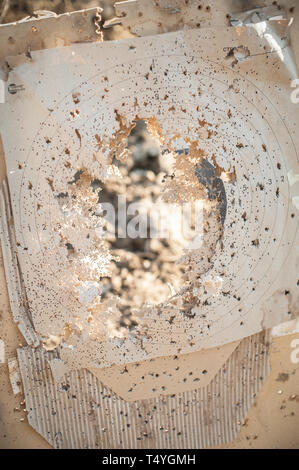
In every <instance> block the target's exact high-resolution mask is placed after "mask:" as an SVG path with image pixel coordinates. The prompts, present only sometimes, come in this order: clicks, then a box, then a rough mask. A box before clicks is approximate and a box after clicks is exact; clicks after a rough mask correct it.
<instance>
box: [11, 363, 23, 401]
mask: <svg viewBox="0 0 299 470" xmlns="http://www.w3.org/2000/svg"><path fill="white" fill-rule="evenodd" d="M8 372H9V380H10V383H11V386H12V391H13V393H14V395H18V394H19V393H21V392H22V382H21V376H20V370H19V364H18V361H17V359H16V358H15V359H9V360H8Z"/></svg>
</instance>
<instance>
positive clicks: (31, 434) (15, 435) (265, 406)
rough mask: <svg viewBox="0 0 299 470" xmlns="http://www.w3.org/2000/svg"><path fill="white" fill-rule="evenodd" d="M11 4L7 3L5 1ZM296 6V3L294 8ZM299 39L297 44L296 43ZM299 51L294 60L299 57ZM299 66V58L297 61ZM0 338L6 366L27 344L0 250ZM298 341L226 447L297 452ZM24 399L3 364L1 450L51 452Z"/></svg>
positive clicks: (282, 347)
mask: <svg viewBox="0 0 299 470" xmlns="http://www.w3.org/2000/svg"><path fill="white" fill-rule="evenodd" d="M4 3H5V2H2V3H1V0H0V21H1V22H2V23H3V22H11V21H16V20H18V19H21V18H24V16H28V15H30V14H31V13H32V12H33V10H37V9H45V10H52V11H55V12H56V13H63V12H64V11H72V10H76V9H82V8H89V7H92V6H97V5H99V3H100V4H101V6H102V7H104V16H105V17H106V18H109V17H110V16H111V15H112V14H113V10H112V9H111V3H113V2H109V1H106V2H98V1H89V0H86V1H84V0H83V1H82V0H81V1H79V0H74V1H71V0H46V1H40V0H34V1H32V0H20V1H16V0H10V2H8V3H9V8H6V9H5V8H4V9H1V6H2V7H3V6H5V5H4ZM6 3H7V2H6ZM295 3H296V2H294V4H295ZM298 36H299V28H298V26H297V30H296V33H295V32H294V33H293V38H292V39H293V44H294V43H295V44H297V46H298V45H299V41H298V40H297V39H299V37H298ZM294 39H295V41H294ZM298 49H299V48H298V47H297V50H296V56H297V59H298ZM297 63H298V60H297ZM1 153H2V152H1V142H0V154H1ZM4 175H5V168H4V163H3V154H2V158H1V159H0V181H1V180H2V178H3V177H4ZM0 339H1V340H3V341H4V343H5V362H7V360H8V359H9V358H12V357H15V350H16V348H17V347H19V346H21V345H25V341H24V339H23V337H22V335H21V334H20V332H19V330H18V328H17V327H16V325H15V324H14V322H13V321H12V315H11V311H10V306H9V300H8V294H7V289H6V281H5V274H4V268H3V259H2V253H1V249H0ZM294 339H297V340H298V341H299V333H298V334H296V335H288V336H283V337H276V338H274V339H273V343H272V346H271V375H270V376H269V377H268V379H267V381H266V383H265V384H264V386H263V387H262V389H261V391H260V393H259V395H258V397H257V398H256V401H255V403H254V405H253V406H252V408H251V410H250V412H249V415H248V417H247V419H246V421H245V423H244V425H243V426H242V429H241V431H240V433H239V435H238V436H237V438H236V440H235V441H233V442H231V443H229V444H226V445H224V446H222V448H227V449H230V448H232V449H238V448H252V449H254V448H271V449H274V448H289V449H290V448H292V449H298V448H299V363H297V364H294V363H292V361H291V353H292V351H293V349H292V347H291V343H292V341H293V340H294ZM23 400H24V397H23V396H21V395H18V396H16V397H15V396H14V395H13V393H12V388H11V385H10V382H9V377H8V369H7V364H6V363H3V364H1V363H0V449H5V448H10V449H19V448H36V449H37V448H43V449H45V448H51V446H50V445H49V444H48V443H47V442H46V441H45V440H44V439H43V438H42V437H41V436H40V435H39V434H38V433H36V432H35V431H34V430H33V429H32V428H31V427H30V426H29V424H28V422H27V420H26V409H25V404H24V401H23Z"/></svg>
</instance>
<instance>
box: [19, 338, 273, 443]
mask: <svg viewBox="0 0 299 470" xmlns="http://www.w3.org/2000/svg"><path fill="white" fill-rule="evenodd" d="M268 339H269V332H265V331H264V332H261V333H259V334H256V335H254V336H250V337H248V338H245V339H243V340H242V341H241V343H240V345H239V346H238V347H237V348H236V350H235V351H234V353H233V354H232V355H231V356H230V357H229V359H228V360H227V361H226V363H225V364H224V366H223V367H222V368H221V369H220V370H219V372H218V373H217V375H216V376H215V377H214V379H213V380H212V382H211V383H210V384H209V385H208V386H207V387H204V388H201V389H198V390H193V391H189V392H185V393H178V394H176V395H165V396H160V397H159V398H158V397H157V398H154V399H150V400H138V401H135V402H127V401H125V400H123V399H122V398H120V397H118V396H117V395H116V394H114V393H113V392H112V391H111V390H110V389H109V388H107V387H105V386H103V385H102V383H101V382H100V381H99V380H97V379H96V377H95V376H94V375H93V374H92V373H91V372H88V371H87V370H85V369H82V370H79V371H72V372H71V373H70V374H67V375H66V376H65V377H64V380H63V381H62V383H60V384H56V385H55V383H54V380H53V377H52V374H51V370H50V366H49V364H48V362H47V360H49V359H52V358H57V357H58V355H57V353H56V352H51V353H50V352H48V353H46V352H45V351H43V350H42V349H36V350H34V351H33V349H32V348H30V347H25V348H20V349H18V359H19V365H20V370H21V374H22V379H23V386H24V392H25V399H26V407H27V410H28V421H29V423H30V425H31V426H32V427H33V428H34V429H35V430H36V431H37V432H39V433H40V434H41V435H42V436H43V437H44V438H45V439H46V440H47V441H48V442H49V443H50V444H51V445H53V447H55V448H61V449H62V448H66V449H74V448H95V449H99V448H100V449H119V448H121V449H136V448H137V449H138V448H142V449H147V448H150V449H156V448H158V449H159V448H160V449H161V448H163V449H168V448H178V449H180V448H183V449H195V448H197V449H198V448H205V447H209V446H216V445H219V444H222V443H225V442H229V441H231V440H233V439H234V438H235V437H236V435H237V433H238V431H239V430H240V427H241V426H242V423H243V422H244V420H245V417H246V415H247V413H248V411H249V408H250V406H251V404H252V403H253V401H254V399H255V397H256V395H257V393H258V391H259V389H260V387H261V385H262V384H263V382H264V380H265V378H266V377H267V376H268V374H269V342H268Z"/></svg>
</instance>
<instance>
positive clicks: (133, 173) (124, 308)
mask: <svg viewBox="0 0 299 470" xmlns="http://www.w3.org/2000/svg"><path fill="white" fill-rule="evenodd" d="M127 147H128V149H129V152H128V156H127V158H126V159H125V161H122V162H119V160H118V159H117V157H118V156H117V155H114V159H113V162H112V163H113V164H115V165H117V167H118V169H119V172H120V173H121V178H120V177H119V176H111V177H110V178H109V179H108V180H107V181H106V182H105V184H103V183H101V182H100V181H93V185H94V187H97V186H98V187H99V188H100V189H101V191H100V194H99V202H100V203H110V204H112V205H113V207H114V208H115V214H116V236H115V237H112V238H111V239H110V240H109V241H108V244H109V249H110V252H111V254H112V255H113V256H114V257H115V258H118V260H119V261H114V262H113V266H112V276H111V277H106V278H104V279H103V283H104V290H103V293H102V298H103V299H110V298H111V297H113V296H119V297H120V305H119V309H120V310H121V312H122V314H123V317H122V319H121V324H122V326H128V327H130V326H132V325H134V324H135V323H136V318H135V317H134V315H133V313H134V309H140V308H141V307H142V306H143V305H144V304H145V303H151V304H158V303H161V302H164V301H165V300H166V299H167V298H168V297H169V296H170V295H172V294H173V293H174V292H177V291H178V290H179V289H180V287H181V286H182V284H183V281H182V273H183V271H184V268H183V267H182V266H181V265H180V264H178V263H177V261H178V260H179V258H180V257H181V255H182V254H183V248H184V241H183V240H182V239H180V238H178V239H174V238H173V237H171V238H159V237H157V238H152V237H151V234H150V227H151V226H152V224H154V223H155V222H154V221H153V220H152V219H150V214H152V212H153V210H152V209H153V206H154V205H155V204H157V203H158V201H159V199H160V198H161V194H162V191H163V189H164V183H165V180H166V178H171V177H172V170H171V161H170V158H169V156H168V158H167V157H165V156H164V155H162V152H161V149H160V146H159V145H158V143H157V142H156V141H154V140H153V138H152V137H151V136H150V134H149V132H148V129H147V124H146V122H145V121H143V120H138V121H136V125H135V127H134V128H133V129H132V130H131V132H130V134H129V136H128V141H127ZM118 196H122V197H124V198H125V199H126V204H127V207H129V205H130V204H132V203H134V204H138V206H140V209H138V211H139V210H140V211H141V212H142V210H144V209H145V208H146V212H147V214H148V215H145V216H144V217H146V218H147V222H146V221H145V222H144V223H145V224H146V237H145V238H143V237H144V235H145V233H144V231H143V233H142V234H141V236H137V237H136V238H132V237H130V236H128V234H125V235H123V236H124V238H120V237H119V236H118V235H119V233H120V232H121V228H120V217H121V214H120V211H119V210H118V209H119V208H118V201H119V199H118ZM133 217H134V216H133V215H128V218H127V222H128V223H130V221H132V219H133ZM143 220H144V219H143ZM140 231H141V230H140Z"/></svg>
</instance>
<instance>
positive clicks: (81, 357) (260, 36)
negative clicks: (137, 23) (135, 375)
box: [0, 21, 299, 368]
mask: <svg viewBox="0 0 299 470" xmlns="http://www.w3.org/2000/svg"><path fill="white" fill-rule="evenodd" d="M264 25H266V28H267V27H268V26H267V25H268V24H267V23H266V22H264ZM285 27H286V23H285V22H284V21H281V22H277V23H276V34H277V35H278V37H280V38H283V36H284V34H285ZM265 31H266V30H264V33H265ZM264 33H261V29H259V28H258V27H256V26H255V27H237V28H232V27H231V28H226V29H221V30H216V29H212V28H206V29H202V30H189V31H180V32H175V33H167V34H161V35H158V36H152V37H151V36H150V37H146V38H132V39H125V40H122V41H118V42H112V41H111V42H104V43H90V44H77V45H73V46H69V47H64V48H57V49H48V50H43V51H37V52H32V53H31V56H30V57H25V58H23V57H21V58H20V57H19V58H15V57H13V58H8V63H9V65H10V67H11V71H10V73H9V78H8V86H9V87H10V93H8V94H7V99H6V103H5V104H3V105H1V110H2V112H1V117H0V122H1V124H0V125H1V136H2V140H3V145H4V151H5V159H6V167H7V177H8V182H9V190H10V199H11V207H12V213H13V219H14V230H15V239H16V250H17V256H18V262H19V267H20V271H21V278H22V282H23V283H24V287H25V292H26V298H27V302H28V308H29V311H30V318H31V320H32V323H33V325H34V329H35V331H36V332H37V334H38V335H39V337H40V338H42V339H45V338H48V337H49V335H52V336H53V337H54V336H55V337H59V338H61V337H62V336H63V335H64V333H63V332H65V331H66V329H70V330H71V334H69V335H67V334H66V335H64V336H63V341H62V343H61V345H60V356H61V358H62V359H64V360H65V362H66V363H68V365H69V366H70V367H71V368H72V367H73V368H80V367H85V366H88V367H105V366H110V365H111V364H123V363H128V362H136V361H140V360H144V359H149V358H153V357H159V356H165V355H170V354H177V353H179V354H184V353H189V352H193V351H199V350H201V349H207V348H212V347H215V346H220V345H223V344H226V343H230V342H233V341H237V340H240V339H242V338H244V337H247V336H249V335H253V334H255V333H257V332H259V331H261V330H263V329H266V328H270V327H273V326H275V325H277V324H279V323H281V322H284V321H288V320H289V319H291V318H293V317H294V316H296V313H297V312H296V302H297V300H298V294H297V290H298V286H297V277H296V276H297V274H296V268H297V266H298V261H297V252H296V246H295V245H296V230H297V224H298V195H297V194H298V182H297V181H298V176H297V174H298V121H299V108H298V104H295V103H293V102H292V100H291V96H292V92H293V91H294V90H293V89H292V88H291V82H292V80H293V78H294V75H293V73H294V69H293V67H292V66H291V67H290V64H291V65H292V62H291V59H290V57H291V56H290V50H289V48H288V47H287V46H285V47H284V48H281V47H279V45H277V44H279V43H277V42H276V43H275V44H276V46H277V47H276V46H275V44H274V43H273V41H272V40H271V35H270V37H269V34H268V33H267V34H266V33H265V34H264ZM272 39H273V38H272ZM273 44H274V45H273ZM15 91H17V92H15ZM137 119H143V120H146V121H147V122H148V123H150V124H151V130H152V133H153V135H156V138H157V140H158V141H159V143H160V145H161V147H163V149H164V150H169V151H170V152H172V153H173V154H174V155H175V167H174V174H175V178H174V181H173V182H172V183H173V184H168V185H166V186H165V191H166V192H167V191H168V192H167V194H168V195H169V197H171V198H172V200H173V201H174V202H175V203H179V202H180V201H182V200H183V201H189V200H191V199H192V200H194V199H196V197H198V198H202V197H203V196H202V194H203V190H204V189H207V188H203V180H202V178H200V177H198V175H197V174H196V171H197V172H198V171H199V169H200V168H202V162H203V160H204V161H205V162H207V164H209V165H210V166H209V168H213V169H214V172H215V174H217V178H218V180H221V181H222V183H223V188H224V191H225V201H226V202H225V204H226V207H225V217H223V220H222V221H221V227H220V228H219V220H218V222H217V220H216V221H215V220H214V221H213V220H212V222H211V224H208V225H209V227H208V228H207V227H205V228H206V231H205V235H204V237H203V244H202V246H201V248H196V249H194V250H191V251H189V252H188V254H187V255H186V256H187V258H188V266H189V277H188V285H187V286H186V291H187V290H188V292H189V293H190V292H191V294H192V299H193V300H192V301H193V302H194V303H193V304H192V305H191V314H188V315H186V314H185V312H184V311H183V310H182V308H181V306H182V300H181V297H182V296H181V295H176V296H174V299H170V300H169V301H168V302H164V303H163V304H159V305H146V306H145V307H144V309H143V311H142V314H140V322H139V324H138V327H137V328H136V329H135V330H133V331H130V332H128V334H127V335H126V336H125V337H124V338H117V337H113V335H109V334H108V333H107V322H108V323H109V319H110V317H111V316H113V315H114V308H115V306H114V305H112V304H111V305H108V306H107V305H104V306H103V304H101V301H100V292H101V281H100V280H101V277H102V276H106V275H108V274H109V262H110V257H109V252H108V251H107V249H106V247H105V244H104V242H103V240H102V238H101V234H102V232H101V227H102V226H101V222H99V219H100V218H99V217H93V216H90V212H91V208H92V207H93V206H92V205H93V204H94V203H95V202H94V200H93V195H92V192H91V191H90V188H89V186H88V182H89V181H90V180H92V179H98V180H102V181H104V180H106V179H107V178H108V177H109V172H111V171H114V168H113V166H112V165H111V159H112V156H113V155H114V153H116V154H117V153H121V152H122V151H123V150H124V141H125V140H126V138H127V136H128V134H129V131H130V129H131V128H132V126H133V125H134V122H135V121H136V120H137ZM182 148H183V149H185V150H186V149H187V150H186V151H184V152H181V150H182ZM77 172H86V174H88V177H89V178H90V180H88V179H87V183H86V186H84V187H83V189H82V188H81V189H82V191H81V193H80V194H79V195H78V194H75V195H73V196H74V197H73V200H75V201H76V202H75V203H73V205H72V206H67V207H66V206H64V205H63V204H62V203H61V200H63V197H64V195H65V194H66V193H68V192H69V191H70V182H72V181H73V180H74V175H76V173H77ZM196 175H197V176H196ZM201 177H202V174H201ZM296 191H297V192H296ZM207 211H208V210H207ZM215 212H217V211H216V210H215ZM210 215H211V217H212V219H213V214H212V213H211V211H210ZM68 244H71V246H72V247H74V250H75V252H76V253H77V255H76V256H75V257H73V258H71V259H70V256H69V250H68V248H67V245H68ZM4 249H5V247H4ZM88 283H95V284H92V286H93V287H95V285H96V288H97V289H98V291H97V292H98V293H99V295H98V297H97V299H99V300H97V303H96V305H95V303H94V302H95V301H94V298H92V301H90V303H89V301H83V302H82V301H80V296H79V295H78V292H81V291H80V288H82V287H86V286H90V284H88ZM87 291H88V289H87ZM182 295H183V294H182ZM91 311H92V315H91ZM72 328H73V330H72ZM74 331H75V333H73V332H74Z"/></svg>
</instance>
